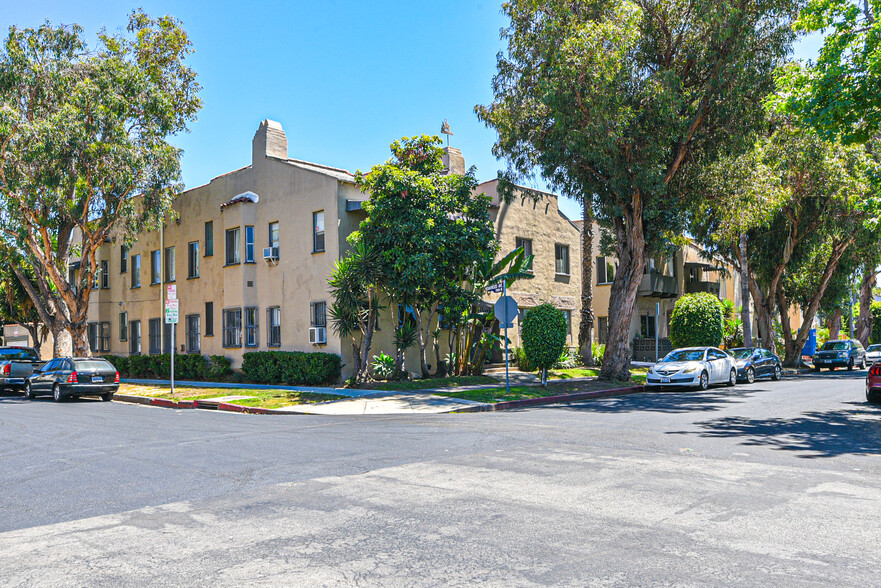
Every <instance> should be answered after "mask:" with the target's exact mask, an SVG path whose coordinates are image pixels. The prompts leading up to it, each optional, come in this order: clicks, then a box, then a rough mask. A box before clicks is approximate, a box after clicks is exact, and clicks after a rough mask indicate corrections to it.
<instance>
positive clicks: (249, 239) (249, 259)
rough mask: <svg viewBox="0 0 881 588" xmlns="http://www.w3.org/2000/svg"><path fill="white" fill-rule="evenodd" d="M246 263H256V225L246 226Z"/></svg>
mask: <svg viewBox="0 0 881 588" xmlns="http://www.w3.org/2000/svg"><path fill="white" fill-rule="evenodd" d="M245 263H254V227H245Z"/></svg>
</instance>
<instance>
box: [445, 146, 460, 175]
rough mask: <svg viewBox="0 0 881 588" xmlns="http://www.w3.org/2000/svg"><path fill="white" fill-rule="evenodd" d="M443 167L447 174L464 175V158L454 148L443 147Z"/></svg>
mask: <svg viewBox="0 0 881 588" xmlns="http://www.w3.org/2000/svg"><path fill="white" fill-rule="evenodd" d="M443 161H444V167H446V168H447V171H446V173H447V174H458V175H460V176H464V175H465V158H464V157H463V156H462V152H461V151H459V150H458V149H456V148H455V147H444V160H443Z"/></svg>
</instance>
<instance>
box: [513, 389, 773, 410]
mask: <svg viewBox="0 0 881 588" xmlns="http://www.w3.org/2000/svg"><path fill="white" fill-rule="evenodd" d="M764 391H765V390H762V389H759V388H750V389H749V390H745V389H742V388H726V387H719V388H710V389H709V390H707V391H706V392H700V391H695V390H670V391H651V392H642V393H639V394H630V395H628V396H613V397H609V398H599V399H595V400H585V401H584V402H568V403H566V404H551V405H547V406H534V407H530V408H529V410H542V409H544V410H547V409H551V410H573V411H575V410H577V411H586V412H599V413H619V412H667V413H683V412H710V411H717V410H721V409H722V408H724V407H725V406H727V405H731V404H735V403H739V402H742V401H743V400H744V399H746V398H748V397H750V396H752V395H753V394H756V393H759V392H764Z"/></svg>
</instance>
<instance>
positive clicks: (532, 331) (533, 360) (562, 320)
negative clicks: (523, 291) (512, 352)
mask: <svg viewBox="0 0 881 588" xmlns="http://www.w3.org/2000/svg"><path fill="white" fill-rule="evenodd" d="M520 336H521V338H522V339H523V350H524V351H525V352H526V358H527V360H528V361H529V364H530V365H531V366H533V367H535V368H536V369H551V368H552V367H554V364H556V363H557V361H558V360H559V359H560V355H562V354H563V350H564V349H565V348H566V317H565V316H563V312H562V311H561V310H559V309H557V308H555V307H554V306H553V305H551V304H547V303H545V304H540V305H538V306H536V307H535V308H532V309H530V310H527V311H526V316H525V317H524V318H523V328H522V329H521V334H520Z"/></svg>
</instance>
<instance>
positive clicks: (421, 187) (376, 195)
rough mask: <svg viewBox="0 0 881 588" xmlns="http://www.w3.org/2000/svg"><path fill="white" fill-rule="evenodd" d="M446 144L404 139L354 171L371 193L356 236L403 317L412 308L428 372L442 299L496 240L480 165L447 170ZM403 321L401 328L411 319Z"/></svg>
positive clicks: (423, 367) (424, 138)
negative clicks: (480, 187) (372, 255)
mask: <svg viewBox="0 0 881 588" xmlns="http://www.w3.org/2000/svg"><path fill="white" fill-rule="evenodd" d="M440 143H441V140H440V139H439V138H437V137H428V136H425V135H422V136H421V137H413V138H407V137H404V138H403V139H401V140H399V141H395V142H394V143H392V145H391V151H392V158H391V159H389V160H388V161H386V162H385V163H383V164H380V165H375V166H373V168H371V170H370V172H369V173H367V174H362V173H361V172H358V173H357V174H356V175H355V178H356V182H357V183H358V186H359V187H360V188H361V189H362V190H363V191H364V192H367V193H369V194H370V198H369V200H368V201H367V202H365V203H364V210H365V211H366V212H367V218H366V219H365V220H364V221H362V222H361V226H360V229H359V235H360V236H359V237H358V238H360V239H362V240H363V242H364V244H365V245H366V246H367V247H369V248H370V249H372V250H373V251H375V252H376V254H377V256H378V262H377V263H378V266H379V273H380V275H381V276H382V279H381V280H380V285H381V287H382V289H383V291H384V292H385V293H386V294H387V295H388V297H389V298H390V299H391V300H392V301H393V302H394V303H395V304H397V305H399V306H400V307H401V309H402V312H401V313H400V315H401V317H402V318H405V317H406V314H408V312H410V311H412V313H413V316H414V318H415V323H416V337H417V341H418V345H419V351H420V354H419V359H420V366H421V371H422V376H423V377H428V375H429V369H428V363H427V357H426V347H427V341H428V337H427V335H428V330H429V329H431V328H432V323H433V321H434V320H435V318H436V317H437V314H438V311H439V310H440V305H441V302H442V301H443V300H444V298H446V297H449V296H451V289H452V290H461V289H462V286H461V285H460V284H461V281H462V279H463V276H465V274H466V272H467V270H469V269H470V268H471V267H473V266H474V265H475V264H477V263H479V262H480V261H482V260H483V257H484V255H485V254H486V252H487V251H490V252H492V253H495V250H496V248H497V246H498V245H497V244H496V242H495V239H494V231H493V225H492V221H491V220H490V218H489V206H490V202H491V201H490V198H489V197H488V196H486V195H485V194H474V189H475V188H476V187H477V180H476V178H475V168H473V167H472V168H471V169H469V170H468V171H467V172H466V173H465V174H464V175H458V174H448V173H446V168H445V166H444V164H443V150H442V149H441V148H440V147H439V145H440ZM453 295H454V294H453ZM398 314H399V313H397V312H394V310H393V312H392V315H393V316H397V315H398ZM397 322H398V324H397V325H396V329H397V330H399V331H400V329H401V328H402V327H403V326H404V325H403V323H404V322H406V321H404V320H398V321H397ZM399 334H400V335H405V334H406V333H405V332H404V331H400V333H399ZM401 340H402V342H404V339H403V338H402V339H401ZM399 356H400V354H399ZM362 359H363V358H362ZM399 359H400V357H399Z"/></svg>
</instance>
